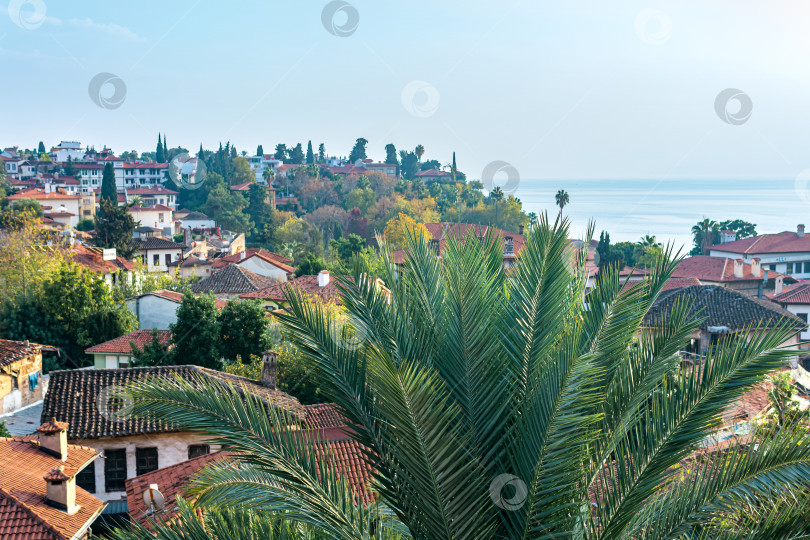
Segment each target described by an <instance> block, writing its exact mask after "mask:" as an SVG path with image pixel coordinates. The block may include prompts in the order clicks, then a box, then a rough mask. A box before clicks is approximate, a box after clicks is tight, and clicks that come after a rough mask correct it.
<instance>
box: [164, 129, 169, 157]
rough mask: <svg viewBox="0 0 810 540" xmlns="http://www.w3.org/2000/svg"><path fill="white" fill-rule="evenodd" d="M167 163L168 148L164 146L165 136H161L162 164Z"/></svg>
mask: <svg viewBox="0 0 810 540" xmlns="http://www.w3.org/2000/svg"><path fill="white" fill-rule="evenodd" d="M167 161H169V147H168V146H167V145H166V135H164V136H163V163H166V162H167Z"/></svg>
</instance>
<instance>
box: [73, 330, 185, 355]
mask: <svg viewBox="0 0 810 540" xmlns="http://www.w3.org/2000/svg"><path fill="white" fill-rule="evenodd" d="M155 331H156V332H157V334H158V338H159V339H160V342H161V343H163V344H164V345H166V344H168V343H169V339H170V338H171V336H172V333H171V332H170V331H169V330H146V329H144V330H136V331H134V332H132V333H131V334H127V335H125V336H121V337H117V338H115V339H111V340H109V341H105V342H104V343H99V344H98V345H93V346H92V347H90V348H89V349H86V350H85V351H84V352H86V353H87V354H93V353H118V354H132V345H131V342H132V343H135V345H137V346H138V348H140V349H142V348H143V347H144V346H145V345H146V344H147V343H149V342H150V341H152V333H153V332H155Z"/></svg>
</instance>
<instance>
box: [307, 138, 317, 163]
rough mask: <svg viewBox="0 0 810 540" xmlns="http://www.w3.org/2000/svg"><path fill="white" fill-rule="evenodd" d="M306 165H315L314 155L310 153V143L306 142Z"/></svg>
mask: <svg viewBox="0 0 810 540" xmlns="http://www.w3.org/2000/svg"><path fill="white" fill-rule="evenodd" d="M307 163H309V164H312V163H315V154H314V153H313V152H312V141H308V142H307Z"/></svg>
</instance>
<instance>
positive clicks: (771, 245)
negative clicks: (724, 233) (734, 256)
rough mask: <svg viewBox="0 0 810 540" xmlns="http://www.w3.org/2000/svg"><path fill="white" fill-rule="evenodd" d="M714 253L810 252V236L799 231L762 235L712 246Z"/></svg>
mask: <svg viewBox="0 0 810 540" xmlns="http://www.w3.org/2000/svg"><path fill="white" fill-rule="evenodd" d="M709 249H711V250H712V251H723V252H728V253H740V254H750V255H754V254H757V253H795V252H800V251H810V236H809V235H807V234H804V233H803V234H802V235H801V236H800V235H799V233H798V232H797V231H784V232H780V233H776V234H762V235H760V236H752V237H750V238H743V239H742V240H735V241H734V242H728V243H725V244H717V245H714V246H711V247H710V248H709Z"/></svg>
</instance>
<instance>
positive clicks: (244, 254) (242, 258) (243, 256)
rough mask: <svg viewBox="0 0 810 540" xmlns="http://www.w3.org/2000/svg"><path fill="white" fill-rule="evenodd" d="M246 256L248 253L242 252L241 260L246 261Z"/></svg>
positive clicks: (240, 253)
mask: <svg viewBox="0 0 810 540" xmlns="http://www.w3.org/2000/svg"><path fill="white" fill-rule="evenodd" d="M246 255H247V253H245V252H244V251H240V252H239V260H240V261H244V260H245V256H246Z"/></svg>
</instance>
